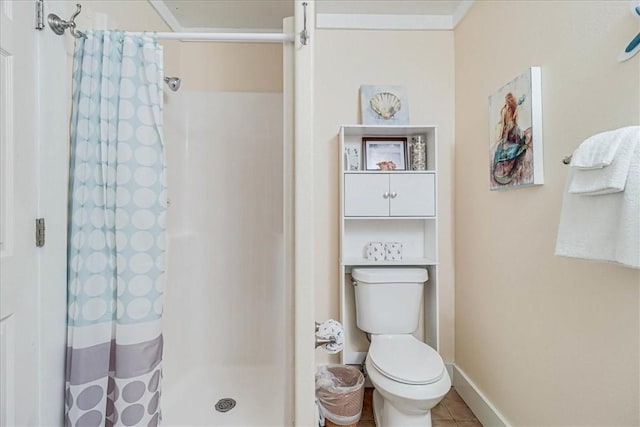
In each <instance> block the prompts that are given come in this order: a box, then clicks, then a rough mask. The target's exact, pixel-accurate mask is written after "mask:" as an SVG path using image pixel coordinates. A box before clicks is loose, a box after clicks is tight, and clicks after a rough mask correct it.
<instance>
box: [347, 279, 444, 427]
mask: <svg viewBox="0 0 640 427" xmlns="http://www.w3.org/2000/svg"><path fill="white" fill-rule="evenodd" d="M351 276H352V277H353V280H354V286H355V296H356V317H357V325H358V328H359V329H360V330H362V331H364V332H368V333H369V334H371V346H370V347H369V353H368V355H367V359H366V361H365V366H366V368H367V374H368V375H369V379H370V380H371V382H372V383H373V385H374V387H375V392H374V394H373V410H374V414H375V418H376V425H378V426H381V427H395V426H423V427H424V426H431V408H433V407H434V406H436V405H437V404H438V402H440V401H441V400H442V398H443V397H444V396H445V394H447V392H448V391H449V389H450V388H451V379H450V378H449V374H448V373H447V370H446V369H445V366H444V362H443V361H442V358H441V357H440V355H439V354H438V353H437V352H436V351H435V350H434V349H432V348H431V347H429V346H428V345H427V344H425V343H423V342H421V341H419V340H417V339H416V338H415V337H414V336H413V335H412V333H413V332H414V331H415V330H416V329H417V328H418V318H419V315H420V303H421V301H422V291H423V286H424V282H426V281H427V279H428V274H427V270H426V269H424V268H354V269H353V270H352V271H351Z"/></svg>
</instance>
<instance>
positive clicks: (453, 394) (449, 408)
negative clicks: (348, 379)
mask: <svg viewBox="0 0 640 427" xmlns="http://www.w3.org/2000/svg"><path fill="white" fill-rule="evenodd" d="M372 399H373V389H372V388H366V389H365V390H364V404H363V406H362V417H361V418H360V423H359V424H358V425H359V427H376V423H375V421H374V418H373V402H372ZM431 422H432V424H433V427H482V424H480V421H478V419H477V418H476V416H475V415H473V412H471V409H469V407H468V406H467V404H466V403H464V400H462V398H461V397H460V395H459V394H458V392H457V391H455V390H454V389H453V388H452V389H451V391H449V393H447V395H446V396H445V397H444V399H443V400H442V402H440V403H439V404H438V406H436V407H435V408H433V409H432V410H431Z"/></svg>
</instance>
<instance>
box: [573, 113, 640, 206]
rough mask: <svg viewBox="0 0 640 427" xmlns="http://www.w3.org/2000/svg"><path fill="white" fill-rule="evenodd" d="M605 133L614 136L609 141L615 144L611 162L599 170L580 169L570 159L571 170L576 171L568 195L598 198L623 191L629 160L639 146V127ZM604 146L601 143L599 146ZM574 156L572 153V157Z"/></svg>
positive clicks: (603, 143)
mask: <svg viewBox="0 0 640 427" xmlns="http://www.w3.org/2000/svg"><path fill="white" fill-rule="evenodd" d="M605 133H608V134H610V135H615V136H612V139H611V140H610V143H611V144H615V145H616V147H617V149H616V150H615V154H614V156H613V158H612V160H611V162H610V163H609V164H607V165H605V167H601V168H599V169H580V168H575V166H574V159H573V157H572V158H571V166H572V169H576V170H575V173H574V174H573V177H572V179H571V184H570V185H569V193H571V194H582V195H585V196H598V195H602V194H609V193H617V192H619V191H623V190H624V188H625V183H626V182H627V177H628V175H629V167H630V165H631V158H632V156H633V153H634V151H635V149H636V146H637V145H638V144H640V126H629V127H626V128H623V129H622V130H621V132H619V133H616V131H610V132H605ZM598 135H602V134H598ZM588 141H589V140H587V141H585V142H583V143H582V144H581V145H580V147H579V148H578V149H577V150H576V153H577V152H579V151H580V149H581V148H582V146H583V145H585V144H587V142H588ZM605 144H606V143H605V142H604V141H603V142H602V143H601V144H600V145H605ZM575 155H576V154H575V153H574V156H575Z"/></svg>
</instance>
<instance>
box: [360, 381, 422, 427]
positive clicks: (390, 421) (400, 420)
mask: <svg viewBox="0 0 640 427" xmlns="http://www.w3.org/2000/svg"><path fill="white" fill-rule="evenodd" d="M373 416H374V418H375V420H376V425H377V426H385V427H405V426H406V427H413V426H415V427H417V426H420V427H431V411H428V412H427V413H426V414H421V415H406V414H403V413H401V412H399V411H398V410H397V409H396V408H394V407H393V405H392V404H391V403H390V402H388V401H385V400H384V398H383V397H382V395H381V394H380V392H378V390H375V389H374V390H373Z"/></svg>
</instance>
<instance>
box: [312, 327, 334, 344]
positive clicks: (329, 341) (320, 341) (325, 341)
mask: <svg viewBox="0 0 640 427" xmlns="http://www.w3.org/2000/svg"><path fill="white" fill-rule="evenodd" d="M320 325H321V323H319V322H316V332H318V329H319V328H320ZM335 342H336V340H335V338H329V339H326V338H320V337H318V336H317V335H316V348H318V347H320V346H321V345H325V344H334V343H335Z"/></svg>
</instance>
